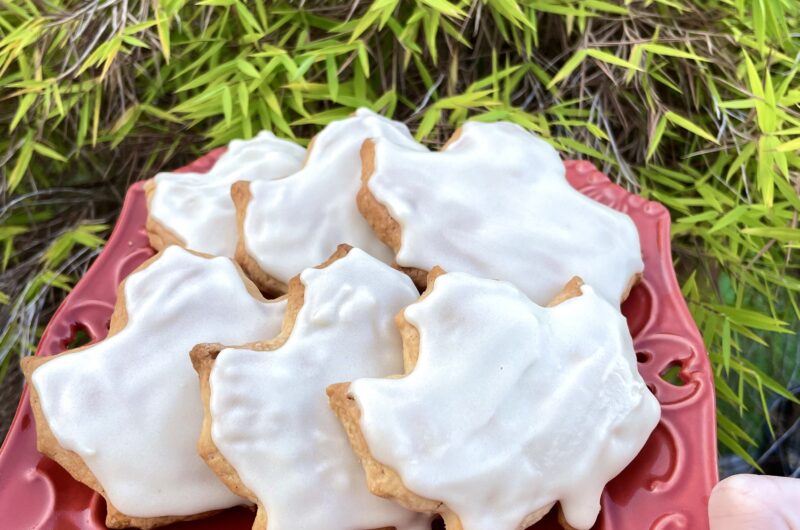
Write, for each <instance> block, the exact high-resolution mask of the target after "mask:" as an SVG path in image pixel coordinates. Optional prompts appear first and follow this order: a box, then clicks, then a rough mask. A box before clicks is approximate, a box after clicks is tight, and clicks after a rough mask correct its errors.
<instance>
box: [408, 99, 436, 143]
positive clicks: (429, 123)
mask: <svg viewBox="0 0 800 530" xmlns="http://www.w3.org/2000/svg"><path fill="white" fill-rule="evenodd" d="M441 117H442V111H441V110H440V109H438V108H436V107H433V108H430V109H428V110H427V111H425V114H424V115H423V116H422V121H421V122H420V124H419V127H417V133H416V134H415V135H414V137H415V138H416V139H417V141H421V140H423V139H424V138H425V137H426V136H428V135H429V134H430V133H431V131H432V130H433V128H434V127H435V126H436V124H437V123H438V122H439V119H441Z"/></svg>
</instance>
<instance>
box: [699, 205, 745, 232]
mask: <svg viewBox="0 0 800 530" xmlns="http://www.w3.org/2000/svg"><path fill="white" fill-rule="evenodd" d="M748 210H749V208H748V207H747V205H744V204H740V205H739V206H737V207H736V208H734V209H733V210H730V211H729V212H728V213H726V214H725V215H723V216H722V217H720V218H719V220H718V221H717V222H716V223H714V225H713V226H712V227H711V228H710V229H709V230H708V234H713V233H714V232H718V231H719V230H722V229H723V228H725V227H726V226H729V225H731V224H733V223H735V222H737V221H738V220H739V219H741V218H742V217H743V216H744V215H745V214H746V213H747V212H748Z"/></svg>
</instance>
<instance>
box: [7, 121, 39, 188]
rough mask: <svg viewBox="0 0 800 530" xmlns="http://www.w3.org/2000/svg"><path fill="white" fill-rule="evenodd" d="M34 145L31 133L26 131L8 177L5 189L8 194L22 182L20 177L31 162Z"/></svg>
mask: <svg viewBox="0 0 800 530" xmlns="http://www.w3.org/2000/svg"><path fill="white" fill-rule="evenodd" d="M34 144H35V142H34V140H33V131H32V130H31V131H28V134H27V135H26V136H25V140H23V142H22V147H20V149H19V151H18V153H19V154H17V161H16V162H15V163H14V168H13V169H12V170H11V173H9V175H8V182H7V183H6V189H8V191H9V192H12V191H14V190H15V189H16V187H17V186H19V183H20V182H22V177H23V176H25V172H26V171H27V170H28V164H29V163H30V161H31V155H32V154H33V146H34Z"/></svg>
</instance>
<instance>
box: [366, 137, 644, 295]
mask: <svg viewBox="0 0 800 530" xmlns="http://www.w3.org/2000/svg"><path fill="white" fill-rule="evenodd" d="M362 160H363V185H362V188H361V191H360V192H359V196H358V206H359V209H360V210H361V212H362V213H363V214H364V216H365V217H366V219H367V220H368V221H369V223H370V224H371V225H372V227H373V228H374V229H375V232H376V234H377V235H378V236H379V237H380V238H381V240H383V241H384V242H385V243H386V244H388V245H389V246H390V247H392V248H393V249H394V251H395V252H396V261H397V264H398V265H400V266H401V267H403V268H405V269H406V270H408V271H409V273H410V274H411V275H412V277H413V278H414V280H415V282H417V283H418V285H419V286H420V287H424V284H425V273H426V271H429V270H431V269H432V268H433V267H434V266H436V265H439V266H441V267H443V268H445V269H446V270H448V271H451V272H456V271H458V272H468V273H470V274H475V275H477V276H480V277H483V278H497V279H500V280H507V281H510V282H511V283H513V284H515V285H516V286H517V287H519V288H520V289H521V290H522V291H523V292H524V293H525V294H527V295H528V297H530V298H531V299H532V300H533V301H534V302H536V303H539V304H546V303H547V302H548V301H549V300H550V299H551V298H552V297H553V296H554V295H555V294H556V293H557V292H558V291H559V290H560V289H561V287H562V286H563V285H564V284H565V283H566V282H567V281H568V280H569V279H570V278H572V277H573V276H580V277H581V278H583V279H584V280H585V281H586V282H587V283H588V284H589V285H591V286H592V287H594V289H596V291H597V292H598V293H599V294H600V295H602V296H603V297H605V298H606V299H607V300H609V301H611V302H614V303H619V302H620V301H621V300H622V299H624V298H625V297H626V296H627V293H628V291H629V289H630V287H631V286H632V284H633V283H634V282H635V281H636V279H637V278H638V276H639V275H640V274H641V272H642V268H643V263H642V257H641V250H640V248H639V236H638V233H637V231H636V226H635V225H634V224H633V222H632V221H631V219H630V218H629V217H628V216H627V215H625V214H622V213H620V212H617V211H615V210H612V209H611V208H608V207H606V206H604V205H602V204H600V203H598V202H595V201H594V200H592V199H590V198H588V197H586V196H584V195H582V194H581V193H579V192H577V191H576V190H575V189H573V188H572V187H571V186H570V185H569V183H568V182H567V180H566V178H565V176H564V165H563V164H562V162H561V160H560V159H559V157H558V153H557V152H556V151H555V150H554V149H553V148H552V147H550V145H549V144H547V143H546V142H544V141H543V140H541V139H539V138H537V137H536V136H534V135H532V134H530V133H528V132H527V131H525V130H524V129H522V128H521V127H519V126H517V125H514V124H511V123H508V122H499V123H491V124H488V123H479V122H467V123H466V124H465V125H464V126H463V127H462V128H461V129H460V132H457V133H456V135H455V136H454V137H453V138H452V139H451V140H450V141H449V142H448V144H447V146H446V147H445V149H443V150H442V151H441V152H438V153H432V152H427V151H420V150H419V149H414V148H409V147H407V146H406V145H401V144H398V143H395V142H393V141H392V140H391V139H390V138H377V139H373V140H370V141H368V142H365V144H364V147H363V149H362Z"/></svg>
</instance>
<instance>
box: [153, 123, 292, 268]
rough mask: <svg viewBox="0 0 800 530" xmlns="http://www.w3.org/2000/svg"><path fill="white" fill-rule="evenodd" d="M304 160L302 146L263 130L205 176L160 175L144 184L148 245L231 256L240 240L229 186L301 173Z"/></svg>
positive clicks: (231, 148)
mask: <svg viewBox="0 0 800 530" xmlns="http://www.w3.org/2000/svg"><path fill="white" fill-rule="evenodd" d="M304 157H305V149H303V148H302V147H300V146H299V145H297V144H294V143H292V142H289V141H286V140H281V139H279V138H277V137H276V136H275V135H274V134H272V133H270V132H267V131H262V132H260V133H259V134H258V136H256V137H255V138H252V139H250V140H234V141H232V142H231V143H230V144H229V145H228V150H227V151H226V152H225V153H224V154H223V155H222V156H221V157H220V158H219V160H217V163H216V164H214V166H213V167H212V168H211V169H210V170H209V171H208V172H207V173H159V174H158V175H156V176H155V178H153V179H151V180H149V181H147V183H145V193H146V194H147V204H148V217H147V234H148V236H149V237H150V244H151V245H152V246H153V248H155V249H156V250H161V249H163V248H165V247H166V246H168V245H179V246H182V247H186V248H189V249H192V250H196V251H198V252H204V253H206V254H211V255H214V256H228V257H231V258H232V257H233V254H234V251H235V250H236V239H237V237H238V236H237V231H236V209H235V208H234V206H233V200H232V199H231V185H232V184H233V183H234V182H236V181H257V180H274V179H279V178H283V177H285V176H287V175H290V174H292V173H294V172H296V171H297V170H299V169H300V167H302V165H303V158H304Z"/></svg>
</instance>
